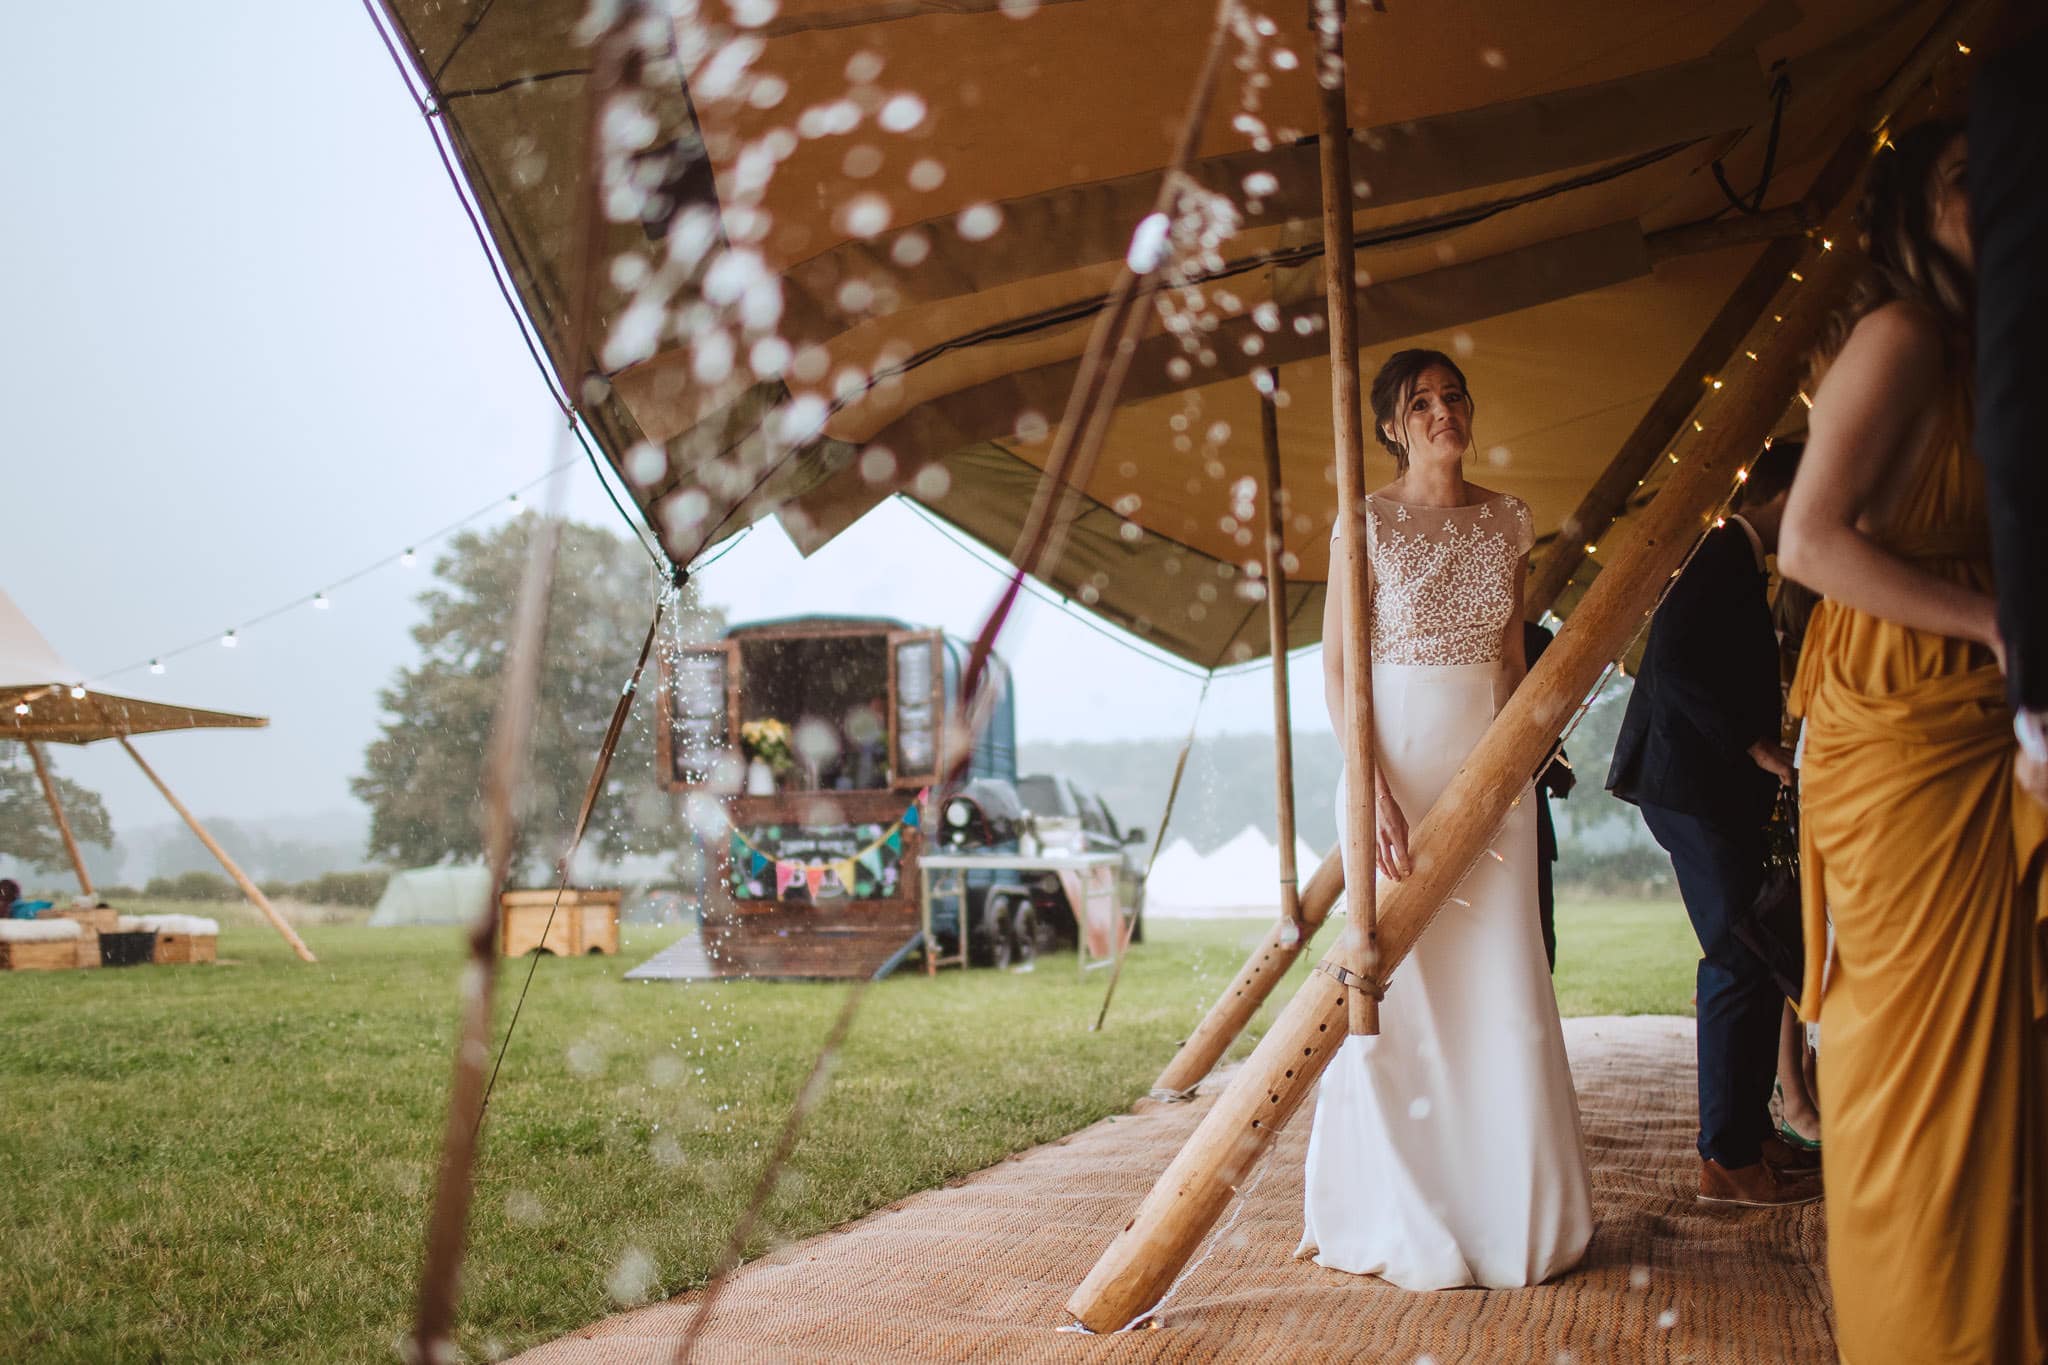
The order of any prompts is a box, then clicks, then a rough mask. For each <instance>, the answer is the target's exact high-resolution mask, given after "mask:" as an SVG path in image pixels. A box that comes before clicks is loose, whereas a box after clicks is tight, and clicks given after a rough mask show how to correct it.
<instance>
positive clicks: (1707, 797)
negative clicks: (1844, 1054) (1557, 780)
mask: <svg viewBox="0 0 2048 1365" xmlns="http://www.w3.org/2000/svg"><path fill="white" fill-rule="evenodd" d="M1799 454H1800V448H1799V444H1798V443H1797V442H1792V441H1787V442H1782V443H1779V444H1778V445H1776V446H1774V447H1767V448H1766V449H1765V450H1764V451H1763V453H1762V454H1761V455H1760V456H1759V457H1758V458H1757V460H1756V461H1755V463H1754V464H1753V466H1752V467H1751V469H1750V472H1749V478H1748V481H1747V482H1746V483H1744V484H1743V486H1742V489H1741V491H1740V493H1739V494H1738V503H1737V510H1736V511H1735V512H1733V513H1731V514H1730V515H1729V516H1728V517H1727V519H1726V522H1725V524H1724V525H1722V526H1721V527H1719V528H1718V529H1716V530H1714V531H1711V532H1709V533H1708V535H1707V537H1706V539H1705V540H1704V541H1702V542H1701V544H1700V546H1699V549H1698V550H1697V551H1696V552H1695V553H1694V555H1693V557H1692V559H1691V561H1690V562H1689V563H1688V564H1687V565H1686V567H1685V569H1684V571H1683V572H1682V573H1680V574H1679V576H1678V579H1677V581H1676V582H1675V583H1673V584H1672V586H1671V589H1670V591H1669V593H1667V594H1666V596H1665V598H1664V602H1663V605H1661V606H1660V607H1658V608H1657V613H1656V615H1655V616H1654V617H1653V618H1652V619H1651V622H1650V638H1649V641H1648V643H1647V645H1646V646H1645V649H1644V653H1643V662H1642V666H1641V668H1640V669H1639V670H1638V671H1637V674H1636V684H1635V690H1634V691H1633V692H1632V693H1631V694H1630V696H1629V702H1628V710H1627V711H1625V712H1624V713H1623V715H1622V720H1621V732H1620V734H1619V735H1618V736H1617V738H1616V740H1615V744H1614V761H1613V764H1612V766H1611V767H1610V769H1609V771H1608V775H1607V786H1608V788H1609V790H1611V791H1612V792H1613V793H1614V794H1615V795H1616V796H1617V797H1619V798H1621V799H1622V800H1624V801H1629V802H1633V803H1634V804H1635V805H1636V806H1637V808H1638V809H1640V810H1641V811H1642V815H1643V823H1644V824H1645V825H1647V826H1648V827H1649V830H1650V833H1651V835H1652V836H1653V837H1654V838H1655V839H1656V840H1657V842H1658V844H1660V845H1661V846H1662V847H1663V848H1664V851H1665V852H1667V853H1669V854H1670V855H1671V868H1672V871H1673V873H1674V874H1675V875H1676V876H1677V878H1678V890H1679V895H1680V897H1681V898H1682V899H1683V900H1684V902H1685V912H1686V915H1687V917H1688V918H1690V919H1691V920H1692V926H1693V932H1694V933H1696V934H1697V935H1698V936H1699V941H1700V951H1701V957H1700V963H1699V969H1698V976H1697V985H1698V990H1699V994H1698V1005H1699V1024H1698V1047H1699V1107H1700V1130H1699V1139H1698V1146H1699V1154H1700V1176H1699V1198H1700V1199H1701V1200H1702V1201H1704V1202H1707V1203H1718V1204H1741V1205H1748V1206H1752V1207H1766V1208H1767V1207H1776V1206H1783V1205H1790V1204H1804V1203H1808V1202H1811V1201H1812V1200H1815V1199H1818V1198H1819V1197H1820V1186H1819V1184H1818V1182H1817V1181H1816V1180H1815V1179H1813V1178H1811V1177H1812V1173H1813V1171H1814V1168H1815V1163H1814V1161H1813V1159H1812V1158H1811V1156H1810V1155H1808V1154H1803V1153H1798V1152H1795V1151H1793V1150H1792V1149H1790V1148H1788V1147H1786V1146H1785V1145H1784V1143H1782V1142H1781V1141H1780V1140H1779V1139H1778V1138H1777V1137H1776V1136H1775V1135H1774V1133H1773V1132H1772V1122H1771V1115H1770V1102H1771V1085H1772V1082H1773V1081H1774V1080H1775V1079H1776V1077H1777V1069H1778V1024H1779V1019H1780V1016H1781V1015H1782V1013H1783V1010H1784V994H1783V992H1782V991H1780V989H1779V988H1778V985H1777V983H1776V980H1775V978H1773V976H1772V975H1771V970H1770V968H1769V966H1768V965H1766V963H1765V962H1764V960H1763V959H1762V958H1761V957H1759V956H1757V954H1756V953H1755V952H1754V951H1752V950H1751V949H1750V947H1749V946H1748V945H1747V944H1745V943H1743V942H1742V941H1741V940H1740V939H1739V938H1737V937H1736V934H1735V925H1736V923H1737V922H1738V920H1739V919H1740V918H1741V917H1742V916H1743V915H1744V914H1745V913H1746V912H1747V911H1748V910H1749V908H1750V906H1751V904H1752V903H1753V902H1754V901H1755V900H1756V896H1757V892H1758V891H1759V890H1760V889H1761V888H1762V886H1763V883H1764V867H1765V834H1764V827H1765V825H1766V823H1767V822H1768V821H1769V819H1770V816H1771V808H1772V804H1773V802H1774V800H1775V799H1776V795H1777V790H1778V787H1779V786H1780V784H1789V783H1790V782H1791V781H1792V755H1791V753H1790V751H1789V750H1787V749H1786V748H1785V746H1784V745H1783V744H1782V743H1780V742H1779V736H1780V733H1781V721H1782V718H1783V713H1782V710H1781V706H1780V699H1781V694H1780V692H1779V688H1778V637H1777V632H1776V630H1775V629H1774V628H1773V626H1772V624H1771V607H1770V600H1769V596H1768V579H1767V577H1766V574H1765V568H1764V559H1765V556H1767V555H1769V554H1770V553H1771V552H1772V551H1773V550H1774V549H1775V548H1776V546H1777V539H1778V524H1779V520H1780V519H1781V518H1782V517H1783V515H1784V511H1785V498H1786V494H1787V490H1788V489H1789V488H1790V486H1791V483H1792V475H1793V471H1794V470H1795V469H1796V468H1797V467H1798V461H1799Z"/></svg>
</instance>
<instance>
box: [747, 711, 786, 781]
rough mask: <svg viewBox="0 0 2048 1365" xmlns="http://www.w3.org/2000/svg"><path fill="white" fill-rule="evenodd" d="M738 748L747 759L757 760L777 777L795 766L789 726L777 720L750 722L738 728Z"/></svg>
mask: <svg viewBox="0 0 2048 1365" xmlns="http://www.w3.org/2000/svg"><path fill="white" fill-rule="evenodd" d="M740 747H741V748H742V749H745V750H746V751H747V757H748V758H758V759H760V760H761V761H762V762H763V763H765V764H767V765H768V768H769V771H771V772H773V773H774V774H775V775H776V776H777V777H781V776H783V775H784V774H786V773H787V772H788V771H789V770H790V769H791V768H794V767H795V766H796V750H795V749H794V748H792V747H791V738H790V733H789V726H787V725H786V724H784V723H783V722H781V721H779V720H773V719H769V720H750V721H747V722H745V723H744V724H742V725H741V726H740Z"/></svg>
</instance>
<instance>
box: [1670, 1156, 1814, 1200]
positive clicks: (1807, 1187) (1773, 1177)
mask: <svg viewBox="0 0 2048 1365" xmlns="http://www.w3.org/2000/svg"><path fill="white" fill-rule="evenodd" d="M1820 1196H1821V1188H1820V1181H1818V1180H1816V1179H1814V1178H1813V1177H1811V1176H1793V1175H1789V1174H1781V1173H1780V1172H1778V1171H1774V1170H1772V1169H1771V1166H1770V1163H1768V1162H1764V1161H1758V1162H1754V1163H1752V1164H1751V1165H1748V1166H1737V1167H1736V1168H1735V1169H1734V1170H1732V1171H1731V1170H1729V1169H1728V1168H1727V1167H1726V1166H1723V1165H1722V1164H1721V1163H1720V1162H1718V1161H1712V1160H1708V1159H1706V1158H1701V1160H1700V1195H1699V1198H1700V1202H1701V1203H1702V1204H1738V1205H1741V1206H1742V1207H1744V1208H1752V1209H1784V1208H1791V1207H1792V1206H1793V1205H1795V1204H1811V1203H1812V1202H1813V1201H1814V1200H1816V1199H1818V1198H1820Z"/></svg>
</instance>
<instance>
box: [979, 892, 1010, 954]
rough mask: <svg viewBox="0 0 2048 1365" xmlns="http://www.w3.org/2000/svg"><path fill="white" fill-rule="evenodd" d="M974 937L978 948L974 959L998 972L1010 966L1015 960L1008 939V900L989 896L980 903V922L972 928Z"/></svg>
mask: <svg viewBox="0 0 2048 1365" xmlns="http://www.w3.org/2000/svg"><path fill="white" fill-rule="evenodd" d="M974 936H975V938H976V939H977V940H978V941H979V946H978V947H977V948H976V949H975V950H974V958H975V960H976V961H978V962H981V963H983V964H985V965H987V966H990V967H994V968H996V969H997V970H998V971H1000V970H1001V969H1003V968H1005V967H1007V966H1009V965H1010V963H1011V961H1012V960H1013V959H1014V958H1015V952H1014V949H1013V944H1014V940H1012V938H1011V937H1010V900H1009V897H1007V896H990V897H989V898H988V899H987V900H986V901H984V902H983V903H982V907H981V918H980V922H979V923H977V924H976V925H975V926H974Z"/></svg>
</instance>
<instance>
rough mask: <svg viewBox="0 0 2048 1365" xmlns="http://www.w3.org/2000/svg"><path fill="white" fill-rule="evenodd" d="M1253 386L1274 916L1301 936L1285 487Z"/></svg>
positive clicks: (1276, 377) (1271, 415)
mask: <svg viewBox="0 0 2048 1365" xmlns="http://www.w3.org/2000/svg"><path fill="white" fill-rule="evenodd" d="M1264 374H1265V382H1264V383H1263V384H1262V385H1261V386H1260V387H1259V443H1260V445H1261V446H1262V447H1263V448H1264V450H1265V455H1266V626H1267V630H1266V645H1267V648H1268V649H1269V650H1270V651H1271V653H1272V656H1273V775H1274V785H1275V787H1276V788H1277V792H1276V802H1275V806H1276V811H1277V820H1278V825H1279V831H1280V918H1281V919H1282V920H1284V921H1285V922H1286V923H1288V924H1289V925H1291V926H1293V928H1294V931H1295V940H1296V941H1297V942H1299V941H1300V940H1301V939H1302V938H1305V937H1307V934H1306V927H1307V926H1305V925H1303V924H1302V922H1301V888H1300V886H1299V885H1298V884H1297V882H1296V877H1297V875H1298V873H1299V869H1298V868H1296V867H1295V865H1294V707H1293V702H1292V700H1291V698H1290V697H1289V696H1288V693H1287V566H1286V565H1285V564H1283V563H1282V562H1281V560H1282V559H1283V558H1284V557H1285V555H1286V553H1287V509H1286V508H1285V507H1284V506H1282V503H1283V502H1284V501H1285V499H1286V497H1287V487H1286V484H1285V483H1284V482H1283V481H1282V479H1281V477H1280V415H1279V412H1278V411H1277V409H1276V408H1275V407H1274V405H1273V390H1274V389H1275V388H1277V387H1278V386H1279V383H1280V374H1279V371H1277V370H1266V371H1265V372H1264Z"/></svg>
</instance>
